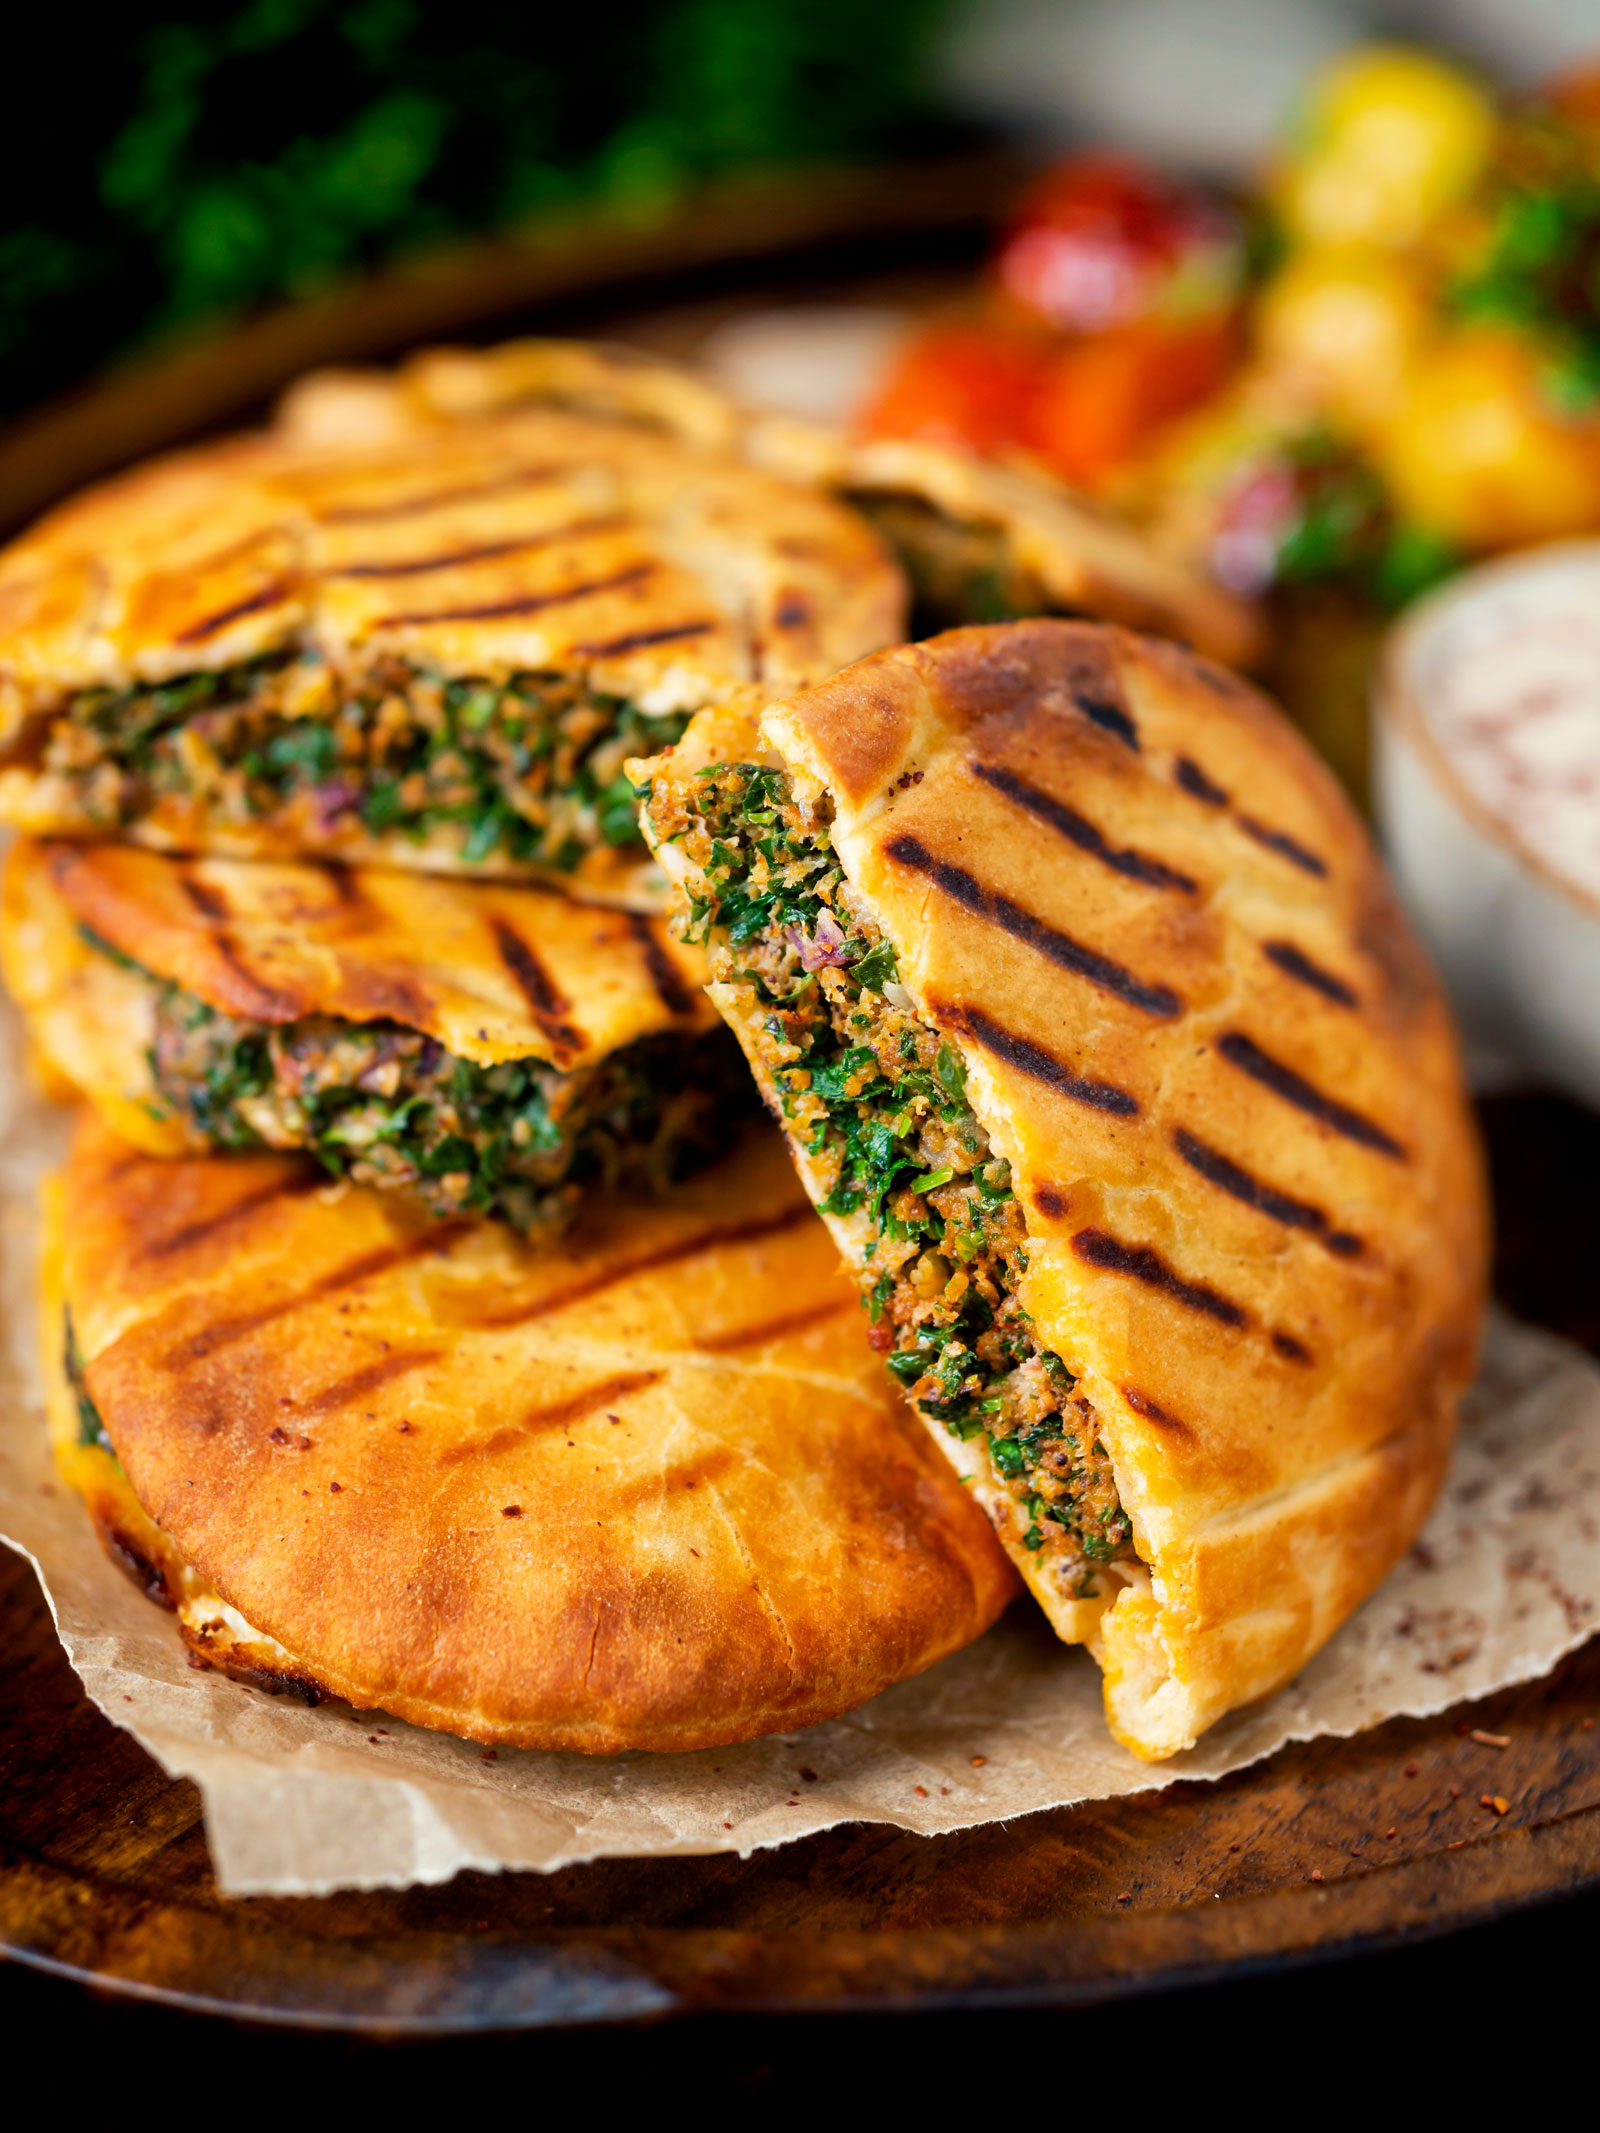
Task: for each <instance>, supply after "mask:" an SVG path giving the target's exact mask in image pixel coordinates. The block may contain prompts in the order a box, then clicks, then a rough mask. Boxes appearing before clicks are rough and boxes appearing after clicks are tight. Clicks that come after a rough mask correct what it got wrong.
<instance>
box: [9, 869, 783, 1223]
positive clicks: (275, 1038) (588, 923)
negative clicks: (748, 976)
mask: <svg viewBox="0 0 1600 2133" xmlns="http://www.w3.org/2000/svg"><path fill="white" fill-rule="evenodd" d="M0 965H3V967H4V970H5V974H6V979H7V982H8V984H9V985H10V988H11V991H12V993H13V994H14V995H15V997H16V999H17V1000H18V1002H19V1004H20V1005H21V1007H22V1009H23V1013H24V1015H25V1017H26V1020H27V1025H28V1029H29V1034H30V1037H31V1039H32V1041H33V1044H34V1047H35V1051H36V1053H37V1054H38V1055H39V1056H40V1057H41V1058H42V1060H43V1062H44V1063H45V1065H46V1066H47V1068H49V1069H52V1070H53V1071H54V1072H55V1073H56V1074H58V1075H60V1076H62V1077H64V1078H65V1080H66V1081H67V1083H68V1084H69V1085H70V1086H71V1087H73V1088H75V1089H76V1090H78V1091H80V1092H81V1093H82V1094H84V1095H85V1096H87V1097H89V1098H90V1099H91V1101H93V1102H94V1103H95V1104H96V1105H97V1106H98V1108H99V1109H100V1110H101V1112H102V1113H103V1114H104V1116H105V1117H106V1118H107V1119H108V1120H109V1121H110V1122H111V1123H112V1124H113V1125H114V1126H115V1127H116V1128H117V1130H118V1131H119V1132H121V1133H122V1134H123V1135H124V1137H125V1138H127V1139H129V1140H131V1141H132V1142H133V1143H134V1145H135V1146H136V1147H139V1148H142V1149H144V1150H146V1151H147V1152H148V1153H150V1154H154V1155H169V1154H178V1153H192V1152H197V1151H202V1150H209V1149H216V1150H224V1149H252V1148H261V1147H263V1146H265V1147H270V1148H280V1149H307V1150H309V1151H310V1152H312V1153H314V1154H315V1155H316V1156H317V1157H318V1159H319V1160H320V1161H321V1163H322V1164H323V1166H324V1168H325V1169H326V1170H328V1171H329V1172H331V1173H333V1174H334V1175H337V1176H349V1177H352V1178H354V1179H356V1180H357V1181H358V1182H360V1183H363V1184H370V1185H383V1186H400V1187H404V1188H406V1189H408V1190H410V1191H411V1192H413V1193H417V1194H420V1195H421V1197H422V1198H423V1199H424V1200H425V1201H426V1202H427V1204H428V1205H429V1206H430V1207H431V1208H432V1209H433V1210H434V1212H436V1213H438V1214H457V1213H460V1212H462V1211H463V1210H468V1209H470V1210H473V1211H476V1212H480V1213H492V1214H496V1215H500V1216H503V1217H505V1218H506V1219H508V1220H509V1221H511V1222H512V1223H513V1225H514V1226H515V1227H516V1228H518V1229H520V1230H523V1231H526V1232H535V1231H537V1232H540V1233H542V1234H549V1233H552V1232H554V1231H555V1230H557V1229H559V1228H560V1227H561V1226H562V1225H564V1224H565V1222H567V1221H568V1220H569V1219H570V1218H571V1216H572V1214H573V1212H574V1210H575V1208H576V1206H577V1204H578V1201H579V1199H580V1198H581V1196H582V1194H583V1193H584V1192H585V1191H592V1190H594V1189H595V1188H597V1187H599V1186H611V1187H621V1186H624V1185H626V1186H629V1187H631V1188H633V1189H635V1190H654V1191H660V1190H662V1189H663V1188H664V1187H665V1186H666V1185H667V1184H668V1183H669V1182H670V1181H671V1180H672V1179H673V1178H675V1177H678V1176H680V1175H682V1174H684V1173H685V1172H686V1171H688V1170H689V1169H692V1168H693V1167H694V1166H695V1165H696V1164H697V1163H702V1162H705V1161H706V1160H708V1159H709V1158H710V1157H712V1156H713V1155H717V1154H721V1153H723V1152H724V1151H725V1150H726V1148H727V1145H728V1140H729V1137H730V1135H731V1134H732V1133H734V1132H735V1131H736V1130H737V1129H738V1126H739V1122H740V1120H741V1118H742V1117H743V1116H744V1115H745V1114H746V1113H748V1112H749V1111H750V1110H752V1109H753V1092H751V1090H750V1085H749V1076H748V1075H747V1074H746V1073H745V1071H744V1066H743V1062H742V1060H741V1059H740V1057H739V1054H738V1049H737V1047H736V1046H735V1045H734V1044H733V1043H732V1041H731V1040H730V1039H729V1037H728V1035H727V1032H726V1031H725V1030H724V1029H722V1027H721V1026H720V1024H719V1023H718V1022H717V1018H716V1016H715V1014H714V1013H713V1012H712V1010H711V1009H710V1007H709V1006H708V1005H707V1003H706V1001H705V999H704V996H703V994H702V993H701V990H700V985H701V982H702V981H703V978H704V975H705V972H704V964H703V961H702V959H701V958H700V956H699V953H698V951H696V950H693V949H690V950H685V949H684V948H682V947H680V946H679V945H678V944H677V943H676V942H674V941H672V940H671V939H670V938H669V937H668V935H667V932H666V927H665V924H664V922H663V921H662V920H661V919H659V918H646V917H644V916H643V915H642V914H639V913H636V912H626V911H616V910H610V909H606V908H603V907H600V906H597V905H584V904H579V903H573V902H570V901H568V900H567V899H566V898H564V897H561V896H559V895H556V894H554V893H552V892H549V891H545V890H540V889H535V888H517V887H513V886H512V885H510V884H507V883H491V882H472V881H460V880H449V879H446V880H442V881H441V880H430V879H427V878H425V877H423V876H420V875H416V874H404V873H400V872H398V871H389V870H387V869H381V868H376V867H357V868H350V869H346V868H344V867H337V866H314V865H311V864H309V863H306V864H301V865H274V864H271V863H270V862H266V861H259V860H256V861H252V860H238V859H196V860H179V859H172V858H168V857H166V856H165V855H163V854H160V853H156V852H146V851H141V850H139V849H137V848H136V847H134V846H131V845H76V844H66V843H61V844H34V843H31V842H28V841H26V840H24V841H23V842H21V843H19V844H18V845H17V846H16V847H15V848H14V849H13V851H12V853H11V854H10V857H9V859H8V861H7V866H6V874H5V883H4V898H3V904H0Z"/></svg>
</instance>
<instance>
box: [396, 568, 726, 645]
mask: <svg viewBox="0 0 1600 2133" xmlns="http://www.w3.org/2000/svg"><path fill="white" fill-rule="evenodd" d="M660 567H661V566H660V565H659V564H658V563H634V564H632V565H630V566H629V568H628V569H627V570H614V571H613V572H612V573H611V575H610V577H608V578H585V579H582V580H580V581H579V583H578V584H576V585H563V586H562V587H561V588H560V589H559V590H558V591H556V592H548V593H521V594H519V595H518V597H517V598H516V599H514V600H491V601H488V602H487V603H486V604H485V605H483V606H481V607H436V608H429V609H427V610H425V611H418V612H409V613H405V614H398V615H379V616H377V617H376V618H375V620H374V622H373V624H372V627H373V628H374V629H385V630H392V629H402V628H405V627H407V626H408V625H411V624H413V623H416V624H420V623H426V622H499V621H503V620H504V619H505V618H506V617H508V616H511V615H542V614H544V613H546V612H547V611H548V610H549V609H551V608H553V607H567V606H570V605H572V604H573V603H574V602H576V601H579V600H587V599H589V598H590V597H591V596H592V595H593V594H595V593H605V592H618V591H620V590H621V588H622V587H623V586H624V585H639V584H642V583H643V581H644V580H645V579H646V578H653V577H654V576H655V575H656V573H657V571H658V570H659V569H660ZM698 626H699V625H697V627H698Z"/></svg>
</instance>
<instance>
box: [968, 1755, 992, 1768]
mask: <svg viewBox="0 0 1600 2133" xmlns="http://www.w3.org/2000/svg"><path fill="white" fill-rule="evenodd" d="M988 1760H989V1758H988V1757H987V1756H986V1755H975V1756H974V1757H973V1758H972V1767H973V1769H974V1770H981V1769H982V1768H983V1766H984V1764H985V1763H986V1762H987V1761H988Z"/></svg>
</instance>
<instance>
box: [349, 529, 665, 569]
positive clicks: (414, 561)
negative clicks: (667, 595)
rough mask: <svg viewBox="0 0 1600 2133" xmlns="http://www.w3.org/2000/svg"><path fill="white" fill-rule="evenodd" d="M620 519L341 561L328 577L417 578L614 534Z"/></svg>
mask: <svg viewBox="0 0 1600 2133" xmlns="http://www.w3.org/2000/svg"><path fill="white" fill-rule="evenodd" d="M626 524H627V520H626V519H621V518H577V519H574V520H573V521H572V523H571V525H569V526H557V527H555V528H554V529H553V530H552V531H550V532H548V533H528V534H524V535H522V536H521V537H520V538H519V539H517V540H513V541H485V542H483V543H482V544H481V545H480V546H478V547H476V548H454V549H449V550H447V551H446V552H445V553H444V554H443V555H424V556H408V557H407V558H406V559H405V560H404V561H403V562H396V563H343V564H341V565H340V566H339V568H338V569H336V570H330V571H329V573H328V575H329V577H331V578H420V577H425V576H426V575H427V574H428V572H429V571H432V570H460V569H463V568H465V567H466V565H467V564H469V563H492V562H496V561H498V560H499V558H500V557H501V556H508V555H527V554H529V553H530V552H531V551H532V550H534V549H536V548H553V547H554V546H555V545H556V543H557V542H558V541H576V540H582V539H585V538H586V537H587V536H588V535H590V534H592V533H614V532H615V531H616V530H617V528H618V527H619V526H625V525H626Z"/></svg>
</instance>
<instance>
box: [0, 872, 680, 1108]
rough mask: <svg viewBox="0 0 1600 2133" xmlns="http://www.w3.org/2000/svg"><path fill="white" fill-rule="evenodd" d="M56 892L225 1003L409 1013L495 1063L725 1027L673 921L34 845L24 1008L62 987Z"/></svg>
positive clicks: (484, 886) (586, 1055)
mask: <svg viewBox="0 0 1600 2133" xmlns="http://www.w3.org/2000/svg"><path fill="white" fill-rule="evenodd" d="M52 901H53V902H54V903H56V904H58V905H60V906H62V907H64V910H65V912H66V914H67V915H68V919H69V929H67V930H70V932H71V933H72V934H73V935H76V934H77V928H78V927H80V926H87V927H88V928H89V930H90V931H91V932H92V933H94V934H97V935H98V936H99V937H100V939H101V940H103V941H106V942H108V943H109V944H110V945H111V946H112V947H113V948H115V949H117V950H118V951H119V952H120V953H121V954H123V955H126V956H129V957H131V958H132V959H133V960H134V961H135V962H137V963H139V964H141V965H142V966H143V967H144V968H145V969H146V970H148V971H150V972H151V973H152V974H153V975H154V976H156V977H158V978H165V979H170V980H171V982H172V983H174V984H176V985H181V986H182V987H183V988H184V990H185V991H187V992H192V993H194V994H196V995H197V996H198V997H199V998H200V999H202V1000H204V1001H205V1002H206V1004H207V1006H209V1007H213V1008H215V1009H216V1010H217V1011H218V1012H219V1013H221V1014H225V1015H233V1016H237V1017H238V1018H239V1019H241V1020H244V1021H252V1022H272V1023H287V1022H295V1021H298V1020H299V1019H300V1018H301V1017H302V1016H305V1015H333V1016H337V1017H338V1018H340V1019H341V1020H343V1021H349V1022H371V1021H378V1020H388V1021H395V1022H399V1023H401V1024H403V1025H404V1026H405V1027H406V1028H408V1029H415V1030H420V1031H421V1032H422V1033H423V1035H425V1036H429V1037H433V1038H436V1039H437V1040H438V1042H439V1043H440V1044H442V1045H443V1046H444V1047H445V1048H446V1050H447V1051H451V1052H454V1053H455V1054H456V1055H457V1056H458V1057H459V1058H463V1059H471V1060H473V1061H475V1062H476V1063H477V1064H479V1065H483V1066H490V1065H494V1064H496V1063H498V1062H499V1061H500V1060H504V1059H527V1058H534V1059H545V1060H549V1061H551V1062H552V1063H554V1064H555V1065H557V1066H559V1067H560V1068H561V1069H562V1070H563V1071H568V1070H570V1069H572V1068H574V1067H581V1066H587V1065H590V1064H592V1063H593V1062H594V1061H596V1060H599V1059H603V1058H604V1057H606V1056H607V1054H609V1053H611V1052H613V1051H616V1050H618V1049H619V1048H620V1047H621V1046H622V1045H625V1044H632V1043H634V1042H636V1041H637V1040H638V1039H639V1038H642V1037H649V1036H654V1035H656V1034H657V1033H659V1032H661V1031H664V1030H668V1029H682V1030H686V1031H687V1030H697V1029H703V1028H706V1027H708V1026H711V1025H712V1024H713V1022H714V1017H713V1016H712V1015H711V1013H710V1010H709V1009H708V1008H707V1006H706V1005H705V1002H704V999H703V997H702V994H701V991H700V988H701V986H702V985H703V984H704V983H705V968H704V961H703V958H702V957H701V956H700V955H699V954H698V952H697V951H695V950H694V949H686V948H684V947H682V946H681V945H680V944H679V943H678V942H676V941H674V940H673V939H672V938H671V936H670V935H669V934H668V932H667V929H666V925H665V923H664V921H662V920H661V919H659V918H646V917H643V916H639V915H636V914H634V913H631V912H623V911H614V910H610V909H608V908H605V907H603V906H599V905H594V904H582V903H576V902H573V901H571V900H570V899H568V898H566V897H562V896H558V895H555V894H554V893H553V892H551V891H548V890H544V889H537V888H521V887H515V886H513V885H511V884H509V883H499V882H469V881H451V880H445V881H439V880H431V879H427V878H425V877H421V876H417V875H408V874H401V873H398V872H391V871H389V870H386V869H383V868H379V867H348V868H347V867H337V866H318V865H316V864H314V863H312V862H310V861H302V862H300V863H298V864H292V865H273V864H270V863H266V862H262V861H243V860H237V859H192V860H179V859H171V858H167V857H165V856H163V855H161V854H158V853H155V852H146V851H140V850H138V849H137V848H135V847H132V846H129V845H78V844H67V843H56V844H35V843H32V842H30V841H28V840H22V841H20V842H19V843H18V844H17V845H16V846H15V847H14V848H13V850H12V852H11V853H10V855H9V857H8V859H7V863H6V877H5V898H4V912H3V918H0V958H3V960H4V963H5V967H6V971H7V976H8V982H9V983H10V985H11V988H12V990H13V992H14V993H15V995H16V997H17V998H18V1000H19V1001H20V1002H21V1004H22V1005H23V1007H24V1009H25V1010H36V1008H37V1006H39V1005H42V1003H43V999H44V998H45V997H46V996H48V994H49V993H50V992H51V991H52V990H53V989H54V986H55V983H56V974H57V972H58V971H59V969H60V966H61V963H62V960H63V959H64V956H65V954H66V952H67V942H66V939H65V937H64V930H63V928H62V927H61V926H60V924H59V923H56V924H54V925H52V923H51V915H50V908H49V907H50V905H51V903H52ZM30 924H31V925H33V926H34V927H36V928H37V931H36V933H34V934H32V935H30V934H28V933H27V931H26V929H27V928H28V927H29V926H30ZM77 937H78V938H79V939H80V940H81V936H77ZM90 952H91V953H92V951H90ZM74 960H76V958H74ZM101 960H102V961H103V960H105V959H104V958H103V957H102V958H101Z"/></svg>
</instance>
